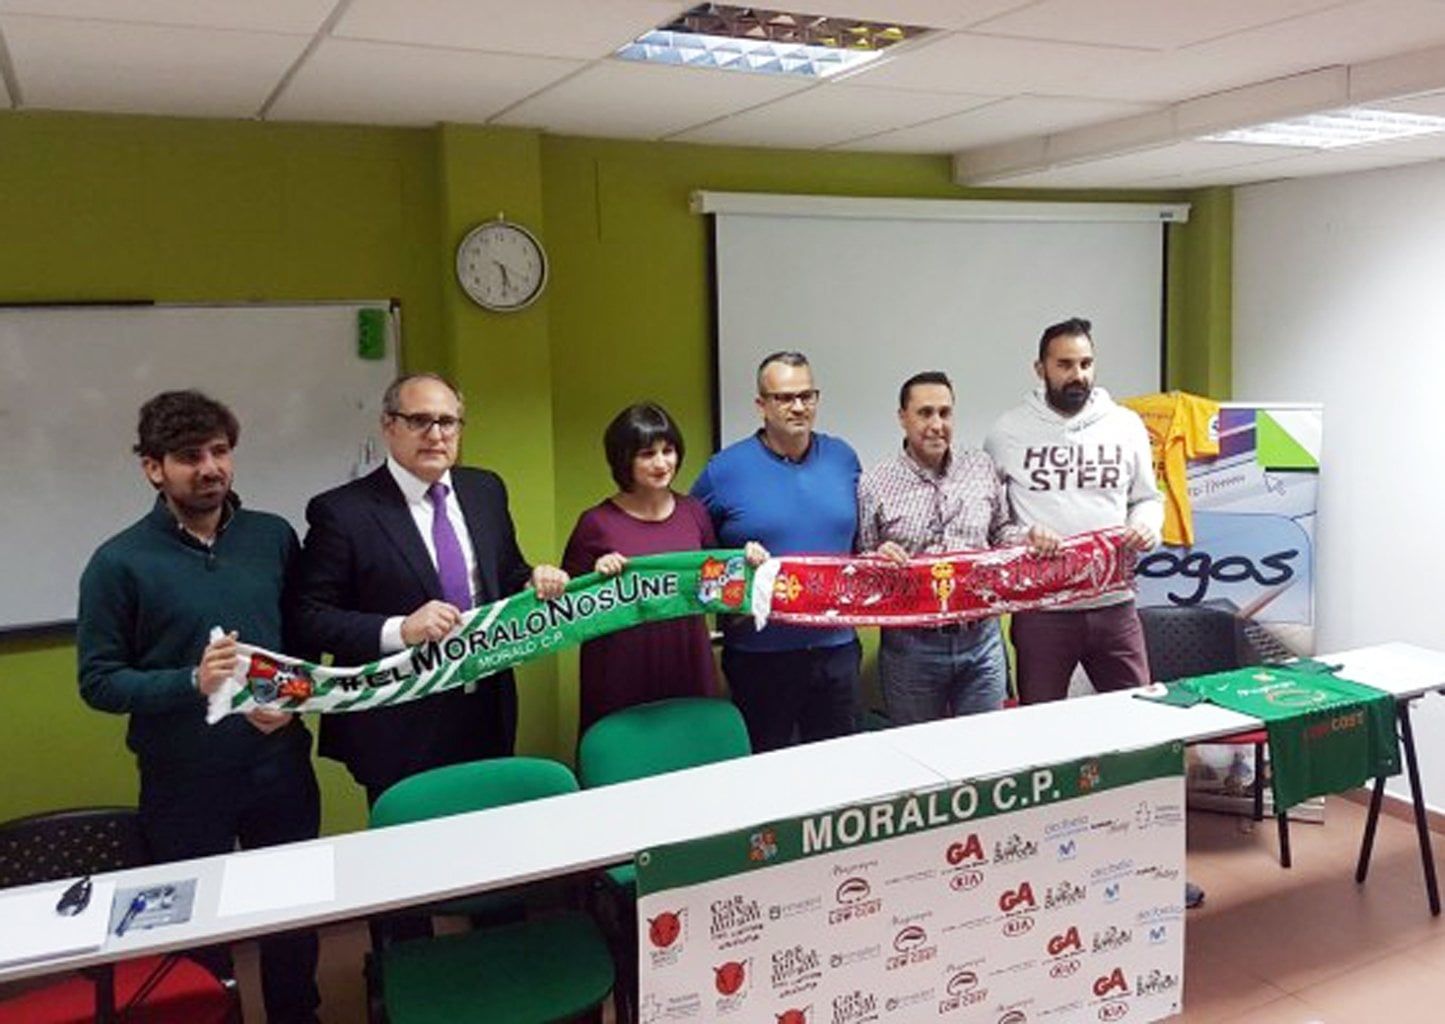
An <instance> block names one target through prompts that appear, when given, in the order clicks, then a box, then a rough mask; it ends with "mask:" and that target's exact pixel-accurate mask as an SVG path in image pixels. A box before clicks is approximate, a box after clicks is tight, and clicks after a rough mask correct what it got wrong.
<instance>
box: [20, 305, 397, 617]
mask: <svg viewBox="0 0 1445 1024" xmlns="http://www.w3.org/2000/svg"><path fill="white" fill-rule="evenodd" d="M362 308H380V309H385V310H388V312H389V314H390V315H389V316H388V321H387V322H388V325H389V330H388V335H389V337H388V338H387V345H386V357H385V358H384V359H381V360H372V359H362V358H360V357H359V356H358V355H357V311H358V310H359V309H362ZM398 336H399V332H398V330H397V317H396V315H395V314H394V313H390V305H389V303H387V302H384V301H382V302H358V303H316V304H309V305H269V304H267V305H244V306H106V307H93V306H65V307H28V308H26V307H17V308H12V309H0V481H4V483H3V486H0V524H3V527H0V567H3V569H0V628H15V627H21V628H23V627H32V626H39V625H46V624H50V623H61V622H68V621H71V620H73V619H74V618H75V608H76V596H77V585H78V583H79V580H80V573H81V570H82V569H84V567H85V563H86V562H87V561H88V560H89V558H90V555H91V553H92V552H93V551H94V550H95V548H96V547H97V546H98V545H99V544H100V543H101V542H102V541H103V540H105V539H106V538H107V537H110V536H112V535H114V534H116V533H118V532H120V531H121V530H122V529H124V528H125V527H126V526H129V525H130V524H131V523H133V522H134V521H135V520H137V519H139V518H140V517H141V516H142V515H144V514H145V513H146V512H147V511H149V509H150V506H151V502H152V501H154V499H155V491H154V490H153V489H152V488H151V486H150V484H149V483H148V482H147V481H146V480H145V478H144V477H143V476H142V474H141V471H140V463H139V459H138V458H137V457H136V455H135V454H133V452H132V451H131V446H132V445H134V444H135V440H136V418H137V414H138V412H139V410H140V406H141V404H142V403H143V402H145V401H146V400H147V399H148V398H150V397H152V396H153V395H155V394H157V393H159V392H161V391H166V390H170V389H175V388H191V387H194V388H199V389H200V390H202V391H204V392H206V393H207V394H209V395H211V396H212V397H213V398H216V399H218V400H220V401H222V402H225V403H226V404H227V405H229V406H230V407H231V409H232V411H234V412H235V414H236V416H237V418H239V419H240V421H241V437H240V443H239V444H238V446H237V448H236V461H235V465H236V481H235V489H236V492H237V493H238V494H240V495H241V496H242V500H243V502H244V504H245V505H246V506H247V507H250V508H257V509H263V510H266V511H269V512H276V513H279V514H280V515H283V516H285V517H286V518H287V519H289V520H290V521H291V523H292V525H293V526H296V527H297V528H298V531H299V530H300V529H301V527H302V526H303V522H304V520H303V514H304V512H305V507H306V502H307V500H308V499H309V498H310V497H311V496H312V495H314V494H316V493H318V492H319V491H321V490H324V489H326V488H328V487H331V486H334V485H336V484H338V483H342V482H344V481H345V480H346V479H347V478H348V477H349V476H351V475H352V473H353V472H355V470H356V469H357V467H358V463H359V462H361V461H363V460H364V458H365V457H366V456H367V455H368V454H371V453H374V452H376V451H379V450H380V449H379V448H378V447H377V439H378V427H377V424H378V418H379V416H380V411H381V396H382V393H383V392H384V391H385V390H386V386H387V384H388V383H390V381H391V380H392V378H393V377H394V376H395V374H396V368H397V365H398V360H397V343H398V340H399V337H398Z"/></svg>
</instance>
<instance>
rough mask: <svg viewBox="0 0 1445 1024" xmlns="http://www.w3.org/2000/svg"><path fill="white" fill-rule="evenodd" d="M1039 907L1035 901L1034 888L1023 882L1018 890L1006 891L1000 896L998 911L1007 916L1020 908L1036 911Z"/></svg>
mask: <svg viewBox="0 0 1445 1024" xmlns="http://www.w3.org/2000/svg"><path fill="white" fill-rule="evenodd" d="M1037 907H1038V904H1037V902H1035V900H1034V887H1033V886H1032V885H1031V884H1029V883H1028V882H1021V883H1020V884H1019V887H1018V888H1017V889H1005V890H1004V891H1003V892H1002V893H1000V894H999V898H998V909H999V910H1002V911H1003V912H1004V913H1005V914H1010V913H1012V912H1013V911H1015V910H1018V909H1020V908H1022V909H1024V910H1034V909H1036V908H1037Z"/></svg>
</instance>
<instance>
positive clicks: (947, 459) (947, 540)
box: [858, 370, 1028, 725]
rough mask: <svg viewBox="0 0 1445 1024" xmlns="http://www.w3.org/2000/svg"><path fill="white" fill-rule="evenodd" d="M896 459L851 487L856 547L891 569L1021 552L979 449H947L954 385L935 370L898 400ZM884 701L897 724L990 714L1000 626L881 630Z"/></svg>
mask: <svg viewBox="0 0 1445 1024" xmlns="http://www.w3.org/2000/svg"><path fill="white" fill-rule="evenodd" d="M898 423H899V425H900V426H902V427H903V450H902V451H901V452H899V453H898V454H897V455H896V456H894V457H893V458H892V459H890V460H888V461H887V462H883V463H880V464H879V465H877V466H874V467H873V468H872V469H870V470H869V471H868V472H866V473H864V474H863V476H862V478H861V479H860V480H859V481H858V548H859V550H860V551H865V552H876V553H877V554H880V555H882V556H884V557H885V558H889V559H892V560H894V561H897V562H906V561H907V560H908V559H909V558H910V557H911V556H916V555H935V554H944V553H946V552H953V551H966V550H979V549H983V548H990V547H1002V546H1006V545H1009V544H1020V543H1023V542H1024V541H1025V540H1027V539H1028V530H1027V529H1026V528H1025V527H1022V526H1019V525H1017V524H1015V523H1013V522H1012V521H1011V519H1010V516H1009V504H1008V498H1007V496H1006V494H1005V491H1004V488H1003V484H1002V482H1001V481H1000V479H999V476H998V471H997V470H996V469H995V468H994V464H993V460H991V459H990V458H989V457H988V456H987V455H985V454H984V453H983V452H982V451H979V450H977V449H964V450H961V451H955V450H954V449H953V385H952V383H951V382H950V381H949V379H948V376H947V375H946V374H944V373H942V372H940V371H937V370H929V371H926V372H924V373H916V374H914V375H913V376H912V377H909V378H908V380H906V381H904V382H903V387H902V388H901V389H900V390H899V392H898ZM881 641H882V642H881V644H880V646H879V650H878V675H879V677H880V679H881V680H882V683H883V699H884V701H885V702H886V703H887V705H888V716H889V718H891V719H892V721H893V723H894V724H895V725H910V724H912V723H914V722H926V721H929V720H931V719H935V718H942V717H943V716H944V715H946V714H949V713H952V714H955V715H966V714H974V713H976V712H979V711H993V710H994V709H996V708H998V707H1000V706H1001V705H1002V704H1003V700H1004V697H1005V696H1006V695H1007V693H1008V659H1007V657H1006V656H1005V654H1004V646H1003V637H1002V635H1001V633H1000V631H999V626H998V619H996V618H990V619H976V620H973V621H969V622H957V623H950V624H948V625H943V626H920V627H916V628H896V629H884V630H882V631H881Z"/></svg>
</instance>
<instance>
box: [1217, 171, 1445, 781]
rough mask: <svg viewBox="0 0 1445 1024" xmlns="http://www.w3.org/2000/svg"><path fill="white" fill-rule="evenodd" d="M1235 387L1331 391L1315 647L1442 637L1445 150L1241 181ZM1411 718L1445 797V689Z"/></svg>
mask: <svg viewBox="0 0 1445 1024" xmlns="http://www.w3.org/2000/svg"><path fill="white" fill-rule="evenodd" d="M1234 397H1235V398H1238V399H1244V400H1250V399H1281V400H1298V401H1312V400H1319V401H1322V402H1323V403H1324V406H1325V412H1324V452H1323V457H1322V476H1321V485H1320V513H1319V520H1318V524H1319V526H1318V542H1319V550H1318V552H1317V563H1316V565H1317V573H1318V577H1317V579H1318V603H1317V606H1316V608H1317V614H1318V623H1317V625H1318V649H1319V650H1320V651H1326V652H1327V651H1332V650H1342V649H1345V648H1349V647H1356V646H1360V645H1364V644H1370V643H1377V642H1381V641H1386V640H1405V641H1409V642H1412V643H1418V644H1422V645H1426V646H1431V647H1436V648H1445V536H1442V535H1445V530H1442V522H1445V514H1442V513H1445V457H1442V454H1441V452H1442V445H1441V434H1442V431H1441V427H1440V423H1441V416H1440V414H1441V409H1442V406H1445V163H1430V164H1422V165H1418V166H1411V167H1402V168H1392V169H1389V170H1381V171H1371V172H1366V173H1359V174H1347V175H1336V176H1330V177H1322V178H1313V179H1306V180H1298V181H1288V182H1279V183H1274V184H1267V185H1257V186H1251V187H1248V188H1242V189H1240V190H1238V192H1237V193H1236V196H1235V212H1234ZM1414 722H1415V724H1416V739H1417V743H1418V746H1419V749H1420V757H1421V765H1422V770H1423V774H1424V782H1425V793H1426V795H1427V798H1429V799H1430V801H1431V803H1432V805H1433V806H1435V807H1437V808H1438V807H1445V701H1442V700H1440V699H1439V698H1438V697H1430V698H1428V699H1427V700H1425V701H1423V702H1422V703H1421V704H1420V705H1419V706H1418V708H1417V711H1416V713H1415V716H1414ZM1391 792H1398V793H1401V794H1406V793H1408V789H1407V788H1406V786H1405V785H1404V781H1403V777H1401V778H1400V779H1397V780H1395V782H1394V783H1393V784H1392V786H1391Z"/></svg>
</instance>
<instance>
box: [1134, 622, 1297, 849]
mask: <svg viewBox="0 0 1445 1024" xmlns="http://www.w3.org/2000/svg"><path fill="white" fill-rule="evenodd" d="M1139 621H1140V622H1141V623H1142V624H1143V626H1144V646H1145V647H1146V648H1147V650H1148V653H1149V674H1150V676H1152V677H1153V678H1154V680H1155V681H1156V682H1161V683H1169V682H1173V681H1174V680H1176V679H1188V678H1189V677H1191V676H1203V675H1209V674H1210V673H1213V672H1228V671H1231V670H1232V669H1236V668H1242V667H1243V666H1244V665H1247V664H1253V663H1255V662H1256V661H1257V660H1258V659H1257V658H1255V657H1254V656H1253V655H1254V651H1253V648H1252V647H1251V645H1250V643H1249V641H1248V640H1247V639H1246V638H1245V635H1244V632H1243V629H1242V627H1241V625H1240V622H1239V620H1238V619H1237V618H1235V616H1234V614H1233V613H1231V612H1228V611H1226V610H1224V609H1223V608H1210V607H1206V606H1203V605H1193V606H1186V607H1179V606H1175V605H1160V606H1157V607H1152V608H1140V609H1139ZM1210 742H1213V743H1224V744H1229V745H1231V746H1243V745H1246V744H1247V745H1249V746H1252V747H1253V748H1254V785H1253V787H1252V790H1251V796H1252V797H1253V798H1254V808H1253V810H1254V813H1253V815H1252V816H1253V818H1254V820H1255V821H1263V820H1264V779H1265V750H1266V748H1267V747H1268V746H1269V733H1268V732H1267V731H1266V730H1264V729H1251V730H1250V731H1248V732H1241V733H1235V734H1234V735H1232V736H1221V737H1220V738H1219V739H1217V740H1211V741H1210ZM1274 810H1275V815H1274V816H1275V821H1276V822H1277V823H1278V825H1279V862H1280V864H1281V865H1282V866H1283V867H1289V866H1290V864H1291V858H1290V849H1289V808H1287V807H1276V808H1275V809H1274Z"/></svg>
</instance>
